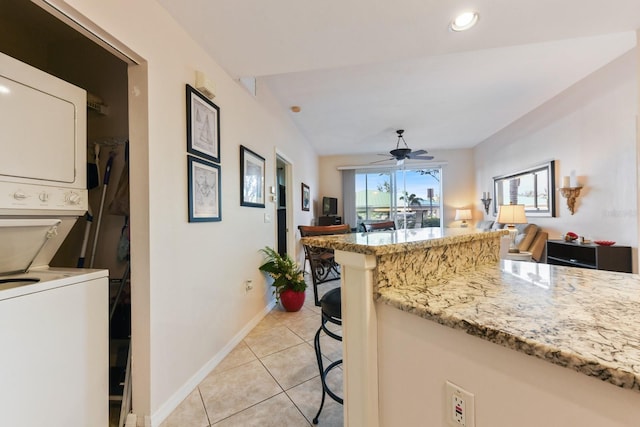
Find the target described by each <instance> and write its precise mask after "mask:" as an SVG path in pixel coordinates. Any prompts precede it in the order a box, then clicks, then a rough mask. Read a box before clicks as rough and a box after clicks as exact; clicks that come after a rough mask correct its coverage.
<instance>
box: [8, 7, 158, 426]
mask: <svg viewBox="0 0 640 427" xmlns="http://www.w3.org/2000/svg"><path fill="white" fill-rule="evenodd" d="M54 3H55V4H54ZM60 4H62V6H60ZM58 6H60V7H64V6H65V5H64V4H63V3H62V2H55V1H34V2H30V1H24V0H5V1H2V2H0V35H1V37H0V52H3V53H4V54H6V55H9V56H11V57H13V58H15V59H18V60H20V61H22V62H24V63H27V64H29V65H31V66H33V67H35V68H37V69H40V70H42V71H44V72H46V73H48V74H51V75H54V76H56V77H58V78H60V79H62V80H65V81H67V82H69V83H72V84H74V85H76V86H78V87H81V88H83V89H85V90H87V92H88V101H89V102H88V104H87V107H88V110H87V157H88V158H87V169H88V175H89V176H93V174H92V173H89V171H95V172H96V173H95V175H96V176H98V178H97V179H98V181H96V182H95V183H93V184H92V183H89V179H88V180H87V181H88V182H87V187H88V189H89V190H90V191H89V206H90V207H91V208H92V210H93V217H92V219H93V226H91V224H89V222H90V220H89V218H88V217H89V216H85V217H81V218H79V219H78V221H77V222H76V224H75V226H74V228H73V229H72V231H71V232H70V233H69V236H68V237H67V239H66V240H65V242H64V243H63V244H62V246H61V248H60V249H59V251H58V252H57V253H56V255H55V256H54V258H53V260H52V261H51V266H54V267H69V268H74V267H79V266H81V264H80V258H82V261H83V262H84V254H83V252H84V249H81V247H82V246H83V241H84V240H88V241H90V242H95V244H93V245H91V244H90V245H87V246H88V248H87V254H86V255H87V257H86V259H87V263H86V264H85V265H84V266H85V267H93V268H98V269H108V270H109V277H110V281H109V301H108V303H109V305H108V307H109V311H110V345H109V346H110V357H109V358H110V361H109V362H110V366H109V367H108V369H109V372H110V381H109V382H110V390H109V400H110V402H109V407H110V410H109V412H110V416H111V419H110V425H112V426H113V425H116V426H117V425H119V424H120V425H122V424H123V423H122V421H123V417H122V416H121V414H122V413H124V414H126V413H127V412H128V411H129V408H130V407H129V406H128V403H129V402H130V401H131V398H130V397H128V398H125V394H126V392H125V387H124V381H123V376H124V375H125V371H129V369H127V368H126V366H127V359H128V357H129V355H128V353H129V351H130V349H131V342H132V340H131V339H130V337H131V335H132V334H131V324H132V316H131V314H132V312H133V311H134V310H132V305H131V301H132V300H133V298H131V290H132V288H131V284H132V283H133V280H130V274H129V272H130V270H129V268H130V263H129V262H130V259H129V252H128V247H129V241H130V240H131V241H133V239H129V233H128V217H129V215H128V204H127V212H126V213H122V211H121V212H120V213H115V212H114V210H113V209H112V208H111V206H110V205H111V202H113V201H114V199H115V198H116V194H117V193H118V190H120V191H121V192H122V193H127V194H128V182H129V180H128V179H126V180H125V179H124V178H123V176H124V175H125V174H124V172H125V170H126V171H127V172H128V161H127V154H128V147H129V144H128V141H129V138H128V135H129V120H130V117H132V116H131V111H130V109H129V105H130V103H129V84H130V81H131V78H132V74H139V73H140V72H141V71H136V68H140V67H137V65H138V64H139V63H141V60H140V59H132V58H133V57H132V56H130V55H129V53H122V51H117V50H118V49H120V47H115V46H119V44H112V45H110V47H108V45H109V44H108V42H106V41H105V39H101V40H102V42H100V38H99V37H98V36H95V35H94V36H89V35H87V32H86V31H87V30H88V31H89V32H91V25H84V26H83V25H81V24H79V23H78V22H75V21H72V19H71V18H69V17H68V16H67V15H65V14H64V13H61V12H60V9H58ZM65 17H66V18H65ZM79 27H82V28H83V29H84V30H85V31H84V32H82V33H81V32H79V31H78V28H79ZM118 52H119V53H118ZM132 70H133V73H132ZM145 72H146V71H145ZM145 78H146V77H145ZM141 86H144V85H141ZM134 145H135V144H134ZM139 151H140V148H139V147H132V153H135V154H134V155H135V156H137V153H138V152H139ZM107 165H109V166H108V170H109V172H110V173H109V176H110V178H111V181H110V182H109V179H108V178H107V177H106V176H107V174H106V171H107ZM134 172H135V170H134ZM136 175H139V174H136ZM89 176H88V178H89ZM127 178H128V176H127ZM133 179H137V176H135V177H132V180H133ZM92 181H93V180H92ZM105 184H107V185H106V186H105ZM125 187H126V188H125ZM103 193H104V194H105V196H102V194H103ZM101 198H102V200H104V201H105V203H104V204H102V203H101ZM101 211H104V213H105V215H104V217H102V218H100V212H101ZM99 218H100V219H101V221H100V220H99ZM98 224H100V227H98V226H97V225H98ZM86 230H89V232H90V233H91V234H90V235H87V237H85V232H86ZM98 230H99V233H98ZM98 234H99V239H98ZM132 246H133V245H132ZM94 261H95V263H94ZM136 286H137V283H136ZM137 292H139V291H137ZM116 295H119V298H116ZM105 302H106V301H105ZM105 306H107V304H105ZM138 317H139V316H138ZM139 359H142V357H139ZM105 368H106V367H105ZM129 374H130V372H129ZM139 388H140V389H144V387H139ZM129 392H131V388H129ZM143 392H144V391H143ZM123 402H125V403H127V405H123ZM143 409H144V408H143Z"/></svg>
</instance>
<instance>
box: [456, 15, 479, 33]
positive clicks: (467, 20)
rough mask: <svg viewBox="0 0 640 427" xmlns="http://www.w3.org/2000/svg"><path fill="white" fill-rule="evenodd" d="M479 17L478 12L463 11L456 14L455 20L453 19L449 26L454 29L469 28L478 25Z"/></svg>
mask: <svg viewBox="0 0 640 427" xmlns="http://www.w3.org/2000/svg"><path fill="white" fill-rule="evenodd" d="M478 17H479V15H478V12H464V13H461V14H460V15H458V16H456V17H455V19H454V20H453V21H451V24H450V25H449V28H451V30H452V31H465V30H468V29H469V28H471V27H473V26H474V25H476V22H478Z"/></svg>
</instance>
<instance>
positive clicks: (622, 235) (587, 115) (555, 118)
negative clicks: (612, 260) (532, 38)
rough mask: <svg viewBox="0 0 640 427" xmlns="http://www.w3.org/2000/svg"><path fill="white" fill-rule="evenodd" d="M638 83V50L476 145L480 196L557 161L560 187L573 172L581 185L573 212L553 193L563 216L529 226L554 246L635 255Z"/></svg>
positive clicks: (636, 235)
mask: <svg viewBox="0 0 640 427" xmlns="http://www.w3.org/2000/svg"><path fill="white" fill-rule="evenodd" d="M638 80H639V79H638V67H637V53H636V52H635V50H634V51H631V52H629V53H627V54H625V55H623V56H621V57H620V58H618V59H616V60H614V61H613V62H611V63H610V64H608V65H607V66H605V67H603V68H602V69H600V70H598V71H596V72H595V73H593V74H591V75H590V76H588V77H586V78H585V79H583V80H582V81H580V82H578V83H576V84H575V85H574V86H572V87H570V88H569V89H567V90H566V91H564V92H562V93H561V94H559V95H558V96H556V97H554V98H553V99H551V100H549V101H548V102H546V103H545V104H543V105H542V106H540V107H539V108H538V109H536V110H534V111H533V112H531V113H529V114H527V115H526V116H524V117H522V118H521V119H519V120H517V121H516V122H514V123H512V124H511V125H509V126H508V127H506V128H505V129H503V130H502V131H501V132H499V133H497V134H495V135H493V136H492V137H491V138H489V139H488V140H486V141H484V142H483V143H481V144H479V145H478V146H476V148H475V150H474V151H475V170H476V191H477V193H478V194H480V193H481V192H482V191H487V190H488V189H490V188H492V177H494V176H497V175H502V174H506V173H509V172H516V171H518V170H521V169H526V168H528V167H531V166H535V165H537V164H540V163H543V162H546V161H549V160H556V162H557V165H556V188H557V187H558V186H560V185H562V177H563V176H567V175H569V174H570V172H571V171H572V170H575V171H576V174H577V176H578V181H579V183H580V184H581V185H583V189H582V192H581V194H580V197H579V198H578V201H577V203H576V212H575V214H574V215H571V212H570V211H569V210H568V209H567V205H566V199H564V198H562V197H561V196H560V194H559V192H558V191H557V190H556V211H557V213H558V216H557V217H556V218H534V217H531V218H529V221H530V222H533V223H536V224H538V225H540V226H542V227H543V228H544V229H545V230H547V231H548V232H549V236H550V238H552V239H554V238H555V239H557V238H560V236H561V235H562V234H564V233H566V232H568V231H573V232H575V233H578V234H580V235H584V236H587V237H591V238H593V239H603V240H614V241H616V242H618V244H620V245H628V246H632V247H634V248H637V246H638V226H637V222H638V218H637V213H638V207H637V192H638V185H637V172H636V169H637V162H636V115H637V111H638V83H637V82H638ZM476 199H479V197H476ZM477 203H479V200H478V201H477ZM634 258H635V257H634ZM634 271H637V267H634Z"/></svg>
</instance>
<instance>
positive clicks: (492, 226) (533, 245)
mask: <svg viewBox="0 0 640 427" xmlns="http://www.w3.org/2000/svg"><path fill="white" fill-rule="evenodd" d="M505 227H506V224H501V223H498V222H495V221H491V220H487V221H479V222H478V223H477V224H476V229H478V230H483V231H490V230H501V229H503V228H505ZM515 228H516V230H517V233H516V240H515V243H516V246H517V247H518V249H519V250H520V251H525V252H531V258H532V259H533V260H534V261H536V262H543V261H544V256H545V248H546V246H547V239H548V238H549V233H547V232H546V231H542V229H541V228H540V227H538V226H537V225H536V224H516V225H515Z"/></svg>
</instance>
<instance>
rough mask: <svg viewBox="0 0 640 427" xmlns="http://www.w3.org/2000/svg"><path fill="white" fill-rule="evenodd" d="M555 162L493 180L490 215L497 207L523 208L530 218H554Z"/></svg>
mask: <svg viewBox="0 0 640 427" xmlns="http://www.w3.org/2000/svg"><path fill="white" fill-rule="evenodd" d="M555 176H556V164H555V160H551V161H549V162H546V163H542V164H539V165H536V166H533V167H530V168H527V169H524V170H520V171H518V172H513V173H509V174H505V175H500V176H495V177H493V200H494V203H493V214H494V215H497V214H498V207H499V206H500V205H508V204H510V203H514V204H523V205H525V208H524V211H525V214H526V215H527V216H528V217H529V216H531V217H555V216H556V186H555V182H556V178H555Z"/></svg>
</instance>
